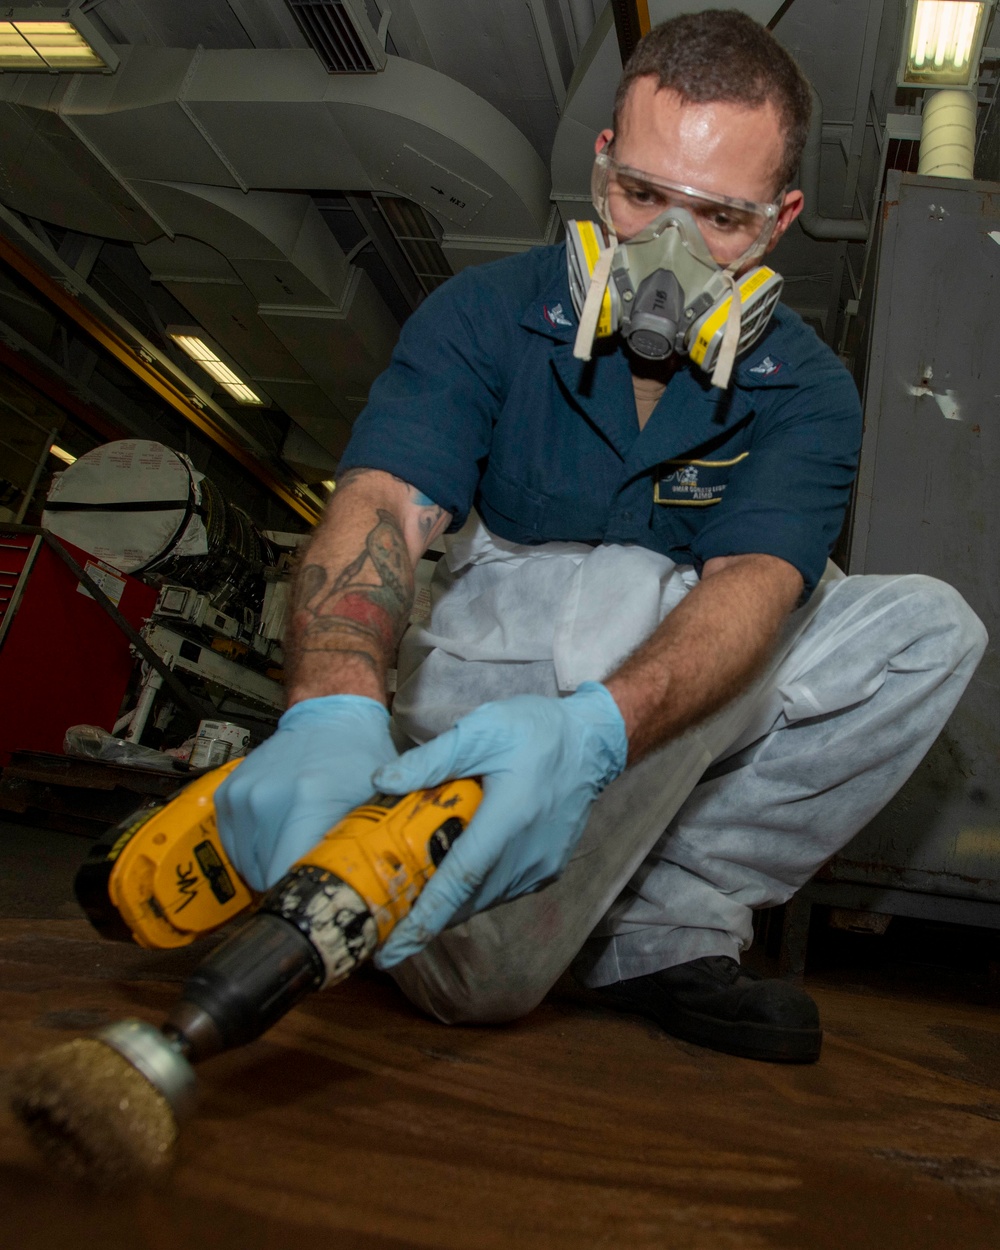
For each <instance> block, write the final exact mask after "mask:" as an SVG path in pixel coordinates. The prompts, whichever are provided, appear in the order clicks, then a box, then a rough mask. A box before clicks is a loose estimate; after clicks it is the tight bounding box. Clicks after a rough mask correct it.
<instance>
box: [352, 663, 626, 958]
mask: <svg viewBox="0 0 1000 1250" xmlns="http://www.w3.org/2000/svg"><path fill="white" fill-rule="evenodd" d="M627 755H628V739H627V737H626V734H625V722H624V721H623V720H622V715H621V712H619V710H618V705H617V704H616V703H615V701H614V699H613V698H612V697H611V695H610V693H609V692H608V690H607V689H606V687H604V686H602V685H601V684H600V683H599V682H596V681H588V682H584V683H583V684H582V685H581V686H580V687H579V689H578V690H577V691H576V692H575V693H574V694H572V695H570V696H569V697H568V698H565V699H549V698H543V697H542V696H541V695H533V694H530V695H518V696H517V697H515V698H513V699H505V700H504V701H502V702H499V703H484V704H483V705H482V707H478V708H476V710H475V711H474V712H471V713H470V714H469V715H468V716H465V717H463V718H462V719H461V720H460V721H459V722H458V724H457V725H455V727H454V728H453V729H449V730H448V731H447V733H443V734H441V736H440V737H438V738H435V739H433V740H432V741H431V742H428V743H425V744H424V745H423V746H420V747H415V748H414V749H413V750H412V751H407V752H406V753H405V754H404V755H402V756H400V758H399V760H398V762H397V763H395V764H390V765H388V766H387V767H385V768H381V769H379V771H378V772H377V773H376V774H375V782H376V785H377V786H378V788H379V789H380V790H383V791H385V792H386V793H387V794H408V793H409V792H410V791H411V790H420V789H423V788H425V787H427V786H436V785H439V784H440V783H441V782H442V781H447V780H449V779H452V778H459V777H481V778H482V782H483V801H482V803H481V804H480V806H479V810H478V811H477V812H476V814H475V816H474V817H473V819H472V820H471V821H470V822H469V827H468V828H467V829H466V830H465V832H464V833H463V834H462V836H461V837H460V838H459V839H458V840H457V841H456V843H455V844H454V846H453V847H452V849H451V850H450V851H449V852H448V856H447V858H446V859H445V861H444V863H443V864H442V865H441V867H440V868H439V869H438V870H437V872H436V873H435V874H434V876H433V877H432V878H431V879H430V881H429V882H428V884H427V885H426V886H425V888H424V890H423V893H422V894H421V895H420V898H419V899H418V900H417V902H416V904H415V905H414V907H413V910H412V911H411V912H410V914H409V915H408V916H407V917H406V919H405V920H403V921H401V922H400V924H399V925H398V926H397V927H396V928H395V929H394V930H393V932H392V934H391V936H390V937H389V940H388V941H387V942H386V944H385V946H384V947H383V948H382V950H381V951H380V952H379V953H378V955H377V956H376V958H375V962H376V964H377V965H378V966H379V967H380V968H391V967H392V966H393V965H394V964H397V963H400V962H401V961H402V960H404V959H408V958H409V957H410V956H411V955H414V954H416V953H417V951H419V950H422V949H423V947H424V946H426V945H427V943H428V942H429V941H430V940H431V939H432V938H433V937H436V936H437V934H438V933H440V932H441V930H442V929H443V928H445V926H446V925H447V924H448V923H449V922H451V921H452V920H453V919H455V917H456V914H457V913H458V912H459V911H461V913H462V919H465V918H467V917H468V916H470V915H472V914H473V913H474V912H477V911H482V910H484V909H485V908H487V907H490V906H492V905H493V904H494V903H498V902H500V901H502V900H505V899H513V898H517V897H518V896H519V895H521V894H528V893H530V892H531V891H532V890H537V889H539V888H540V887H541V886H543V885H545V884H546V883H547V882H549V881H552V880H553V879H554V878H556V877H558V876H559V874H560V873H561V872H562V870H563V869H564V868H565V867H566V864H567V863H568V862H569V858H570V855H571V854H572V853H573V850H574V848H575V847H576V844H577V842H579V840H580V837H581V835H582V833H583V829H584V825H585V824H586V823H587V814H588V812H589V810H590V805H591V803H592V802H593V801H594V799H595V798H596V797H597V795H598V794H599V793H600V792H601V790H603V789H604V787H605V786H606V785H607V784H608V782H610V781H613V780H614V779H615V777H617V776H618V774H619V773H620V772H621V771H622V769H623V768H624V767H625V761H626V757H627Z"/></svg>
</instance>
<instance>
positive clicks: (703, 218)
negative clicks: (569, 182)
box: [566, 152, 782, 388]
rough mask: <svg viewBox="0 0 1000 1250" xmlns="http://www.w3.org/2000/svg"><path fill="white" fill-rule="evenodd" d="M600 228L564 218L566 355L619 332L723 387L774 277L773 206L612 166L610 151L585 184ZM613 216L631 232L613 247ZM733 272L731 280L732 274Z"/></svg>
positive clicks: (765, 306)
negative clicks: (574, 321)
mask: <svg viewBox="0 0 1000 1250" xmlns="http://www.w3.org/2000/svg"><path fill="white" fill-rule="evenodd" d="M591 192H592V196H593V202H594V207H595V208H596V209H597V212H598V215H599V216H600V219H601V222H602V223H603V228H602V226H601V224H599V223H598V222H594V221H570V222H569V223H568V224H567V227H566V256H567V263H568V266H569V285H570V291H571V293H572V297H573V306H574V308H575V309H576V314H577V317H578V319H579V330H578V332H577V336H576V344H575V346H574V349H573V354H574V356H576V357H577V358H578V359H581V360H589V359H590V355H591V349H592V346H593V342H594V339H595V338H607V337H608V336H610V335H612V334H614V333H615V332H616V331H617V332H620V333H621V334H622V336H623V337H624V338H625V340H626V342H627V343H628V345H629V347H630V349H631V350H632V351H633V352H635V353H636V355H638V356H643V357H645V358H646V359H647V360H665V359H666V358H667V357H668V356H671V355H673V353H674V352H679V353H681V354H682V355H687V356H690V358H691V360H692V361H693V362H694V363H695V364H696V365H698V367H699V368H701V369H703V370H704V371H705V372H706V373H708V374H710V375H711V378H712V385H713V386H719V387H722V388H725V387H727V386H728V385H729V378H730V374H731V373H732V368H733V362H734V361H735V359H736V356H737V355H738V354H739V353H741V352H744V351H746V349H747V348H748V347H750V346H751V345H752V344H753V343H755V342H756V341H757V339H758V338H759V337H760V336H761V334H763V332H764V329H765V328H766V326H767V323H768V321H769V320H770V318H771V313H772V312H773V310H774V306H775V304H776V303H777V302H778V297H779V295H780V294H781V287H782V279H781V276H780V275H779V274H777V273H775V272H774V270H773V269H769V268H768V267H767V266H766V265H756V266H755V265H754V264H753V262H754V261H756V260H757V259H759V258H760V257H761V256H763V255H764V253H765V251H766V250H767V246H768V244H769V243H770V241H771V237H772V235H773V233H774V227H775V224H776V223H777V220H778V210H779V208H780V202H778V203H773V204H757V203H754V202H753V201H751V200H738V199H733V198H731V197H728V196H722V195H711V194H708V193H706V192H703V191H697V190H695V189H694V188H692V187H686V186H681V185H679V184H677V183H672V182H668V181H666V180H664V179H661V178H657V177H654V176H653V175H651V174H646V173H643V172H642V171H640V170H636V169H630V168H629V167H628V166H625V165H619V164H618V162H617V161H615V160H614V159H613V158H612V157H611V156H610V155H609V154H608V153H607V152H601V153H599V154H598V156H597V158H596V160H595V161H594V172H593V178H592V184H591ZM615 221H617V222H618V223H619V227H620V228H621V229H622V230H623V232H624V231H625V230H626V229H627V230H628V238H627V239H626V241H625V242H624V243H619V241H618V236H617V234H616V232H615V224H614V223H615ZM736 274H740V276H739V277H738V278H737V277H736V276H735V275H736Z"/></svg>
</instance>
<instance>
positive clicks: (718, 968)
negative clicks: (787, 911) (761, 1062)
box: [598, 955, 823, 1063]
mask: <svg viewBox="0 0 1000 1250" xmlns="http://www.w3.org/2000/svg"><path fill="white" fill-rule="evenodd" d="M598 993H599V994H601V995H603V996H604V997H605V998H608V999H610V1000H611V1001H613V1002H614V1003H615V1004H616V1005H617V1006H620V1007H623V1008H625V1009H626V1010H628V1011H636V1012H638V1013H639V1014H640V1015H643V1016H649V1017H651V1018H652V1019H653V1020H655V1021H656V1022H657V1023H658V1024H659V1025H660V1026H661V1027H662V1028H663V1029H665V1030H666V1032H668V1033H669V1034H671V1035H672V1036H673V1037H679V1038H681V1039H682V1040H683V1041H685V1042H695V1043H697V1044H698V1045H699V1046H708V1047H710V1048H711V1049H712V1050H722V1051H725V1052H726V1054H729V1055H742V1056H743V1057H744V1058H746V1059H767V1060H770V1061H771V1062H772V1063H815V1061H816V1060H817V1059H818V1058H819V1051H820V1046H821V1044H822V1041H823V1030H822V1029H821V1028H820V1024H819V1011H818V1010H817V1008H816V1004H815V1003H814V1002H813V1000H812V999H811V998H810V997H809V995H808V994H807V993H806V992H805V990H800V989H799V988H798V986H795V985H790V984H789V983H788V982H787V981H765V980H763V979H762V978H760V977H757V976H754V975H753V973H750V972H744V971H743V969H742V968H741V967H740V965H739V964H738V963H737V962H736V960H735V959H730V958H729V957H728V956H727V955H707V956H705V957H704V958H702V959H692V960H691V962H690V963H686V964H678V965H677V966H676V967H674V968H664V969H663V970H662V971H661V972H651V973H649V974H648V975H647V976H643V977H632V978H631V979H630V980H628V981H617V982H615V984H613V985H603V986H601V987H600V989H599V990H598Z"/></svg>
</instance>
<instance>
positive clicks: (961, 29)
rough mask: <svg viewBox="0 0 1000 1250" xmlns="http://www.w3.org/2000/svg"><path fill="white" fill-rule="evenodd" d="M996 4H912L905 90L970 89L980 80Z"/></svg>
mask: <svg viewBox="0 0 1000 1250" xmlns="http://www.w3.org/2000/svg"><path fill="white" fill-rule="evenodd" d="M992 3H993V0H908V3H907V23H906V38H905V40H904V43H903V60H902V64H901V66H900V74H899V85H900V86H903V87H969V86H972V85H973V84H974V83H975V82H976V80H977V78H978V77H979V58H980V56H981V55H982V50H983V40H984V39H985V37H986V16H987V13H988V12H989V10H990V8H991V7H992Z"/></svg>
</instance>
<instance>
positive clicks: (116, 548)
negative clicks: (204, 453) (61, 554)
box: [42, 439, 208, 573]
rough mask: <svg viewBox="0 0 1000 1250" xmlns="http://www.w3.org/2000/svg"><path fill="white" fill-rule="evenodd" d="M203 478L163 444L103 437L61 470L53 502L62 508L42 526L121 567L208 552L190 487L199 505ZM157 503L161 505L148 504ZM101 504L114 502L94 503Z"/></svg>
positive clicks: (47, 515)
mask: <svg viewBox="0 0 1000 1250" xmlns="http://www.w3.org/2000/svg"><path fill="white" fill-rule="evenodd" d="M202 477H203V474H201V473H198V472H197V471H196V470H195V469H194V468H193V467H192V465H191V462H190V461H189V460H188V458H187V456H183V455H181V454H180V453H179V452H176V451H172V450H171V449H170V448H169V447H167V446H165V445H164V444H163V443H154V442H151V441H148V440H146V439H121V440H119V441H118V442H115V443H105V444H104V445H103V446H102V447H95V448H94V450H93V451H89V452H87V454H86V455H85V456H81V457H80V459H79V460H77V461H76V463H75V464H71V465H70V466H69V468H68V469H66V470H64V471H63V472H62V473H59V474H57V475H56V478H55V481H54V482H53V483H52V488H51V490H50V491H49V495H48V502H49V503H50V504H56V503H57V504H59V508H58V509H57V510H50V509H46V510H45V511H44V512H43V513H42V525H43V526H44V528H45V529H47V530H48V531H49V532H50V533H52V534H55V535H56V537H57V538H64V539H65V540H66V541H67V542H70V543H73V544H74V545H75V546H77V547H80V548H82V549H83V550H84V551H87V552H89V553H90V554H91V555H93V556H97V557H98V558H99V559H101V560H104V561H106V562H107V563H108V564H111V565H114V567H115V568H116V569H120V570H121V571H122V572H123V573H131V572H133V570H135V569H138V568H141V567H142V566H143V565H146V564H148V563H149V562H150V561H151V560H154V559H156V558H157V557H158V556H161V555H165V554H166V553H167V551H168V550H169V551H170V552H171V554H176V555H189V556H194V555H204V554H205V552H206V551H207V550H208V541H207V535H206V533H205V526H204V523H203V522H202V519H201V517H200V516H198V515H197V513H194V512H192V513H190V515H188V501H189V499H190V496H191V491H192V487H193V489H194V496H195V497H194V503H195V504H198V503H200V502H201V488H200V486H199V485H198V483H199V482H200V481H201V479H202ZM158 502H162V503H163V507H162V508H156V507H153V508H150V507H149V505H150V504H154V505H155V504H156V503H158ZM73 504H79V505H80V507H79V508H73V507H72V506H71V505H73ZM100 504H106V505H109V507H108V508H107V510H105V509H102V508H101V507H100V506H97V507H95V506H94V505H100ZM130 504H131V505H136V507H135V508H130V507H129V505H130ZM137 509H138V510H137ZM186 516H187V523H186V524H185V517H186ZM178 531H182V532H181V533H180V534H179V533H178ZM175 540H176V541H175Z"/></svg>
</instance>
